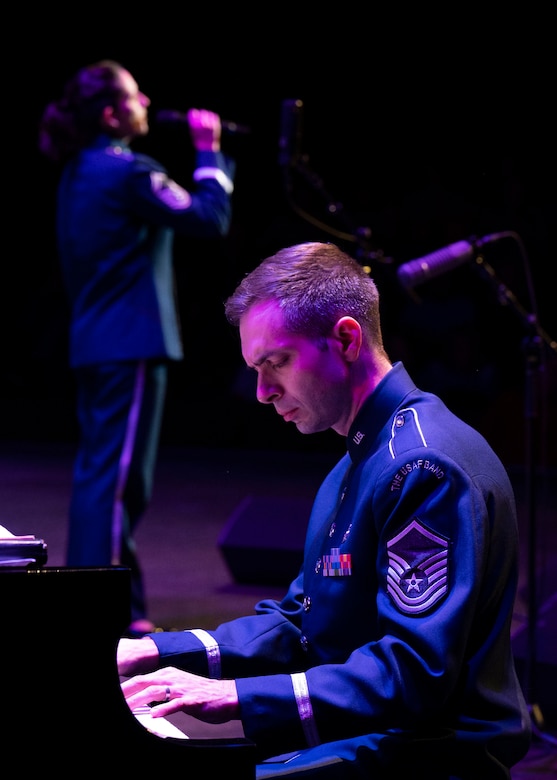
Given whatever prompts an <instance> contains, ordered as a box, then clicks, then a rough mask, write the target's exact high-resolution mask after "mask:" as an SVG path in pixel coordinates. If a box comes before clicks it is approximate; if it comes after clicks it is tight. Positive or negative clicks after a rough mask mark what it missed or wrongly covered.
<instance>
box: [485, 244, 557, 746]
mask: <svg viewBox="0 0 557 780" xmlns="http://www.w3.org/2000/svg"><path fill="white" fill-rule="evenodd" d="M475 262H476V268H477V269H478V270H479V271H480V274H481V276H483V277H484V278H485V279H487V281H488V282H489V283H490V284H491V285H492V286H493V288H494V290H495V292H496V295H497V298H498V300H499V301H500V303H501V304H502V305H508V304H510V305H511V306H512V308H513V309H514V311H515V312H516V313H517V314H518V315H519V317H520V319H521V320H522V322H523V323H524V326H525V330H526V336H525V337H524V340H523V343H522V346H523V352H524V356H525V388H524V416H525V421H526V428H525V495H526V507H527V517H528V573H527V579H528V602H527V604H528V606H527V651H526V665H525V669H526V671H525V680H524V684H523V685H524V690H525V693H526V696H527V701H529V702H530V703H529V710H530V717H531V719H532V721H533V726H534V731H535V733H536V734H537V735H538V736H542V735H541V734H540V731H539V730H540V729H542V728H543V725H544V720H543V714H542V711H541V708H540V706H539V703H538V701H537V693H538V687H537V679H536V661H537V641H536V624H537V618H538V597H537V579H536V572H537V566H536V549H537V516H536V491H535V489H534V483H535V474H536V458H535V446H534V445H535V442H536V435H535V434H536V433H537V432H538V431H539V426H538V425H537V422H538V420H539V409H538V402H539V397H540V396H539V390H540V385H539V381H538V380H539V377H540V372H541V368H542V365H543V361H542V348H543V346H544V344H545V345H546V346H548V347H549V348H550V349H551V350H553V351H554V352H555V353H556V354H557V341H555V340H554V339H551V338H550V337H549V336H548V334H547V333H546V332H545V331H544V330H543V329H542V328H541V327H540V326H539V324H538V323H537V320H536V317H535V315H534V314H532V313H529V312H528V311H527V310H526V309H524V308H523V306H521V304H520V303H519V302H518V300H517V298H516V296H515V295H514V294H513V293H512V292H511V291H510V290H509V288H508V287H507V286H506V285H505V284H504V283H503V282H502V281H501V279H499V278H498V277H497V275H496V274H495V271H494V270H493V268H492V267H491V266H490V265H489V263H487V262H486V261H485V259H484V258H483V257H482V255H477V256H476V258H475Z"/></svg>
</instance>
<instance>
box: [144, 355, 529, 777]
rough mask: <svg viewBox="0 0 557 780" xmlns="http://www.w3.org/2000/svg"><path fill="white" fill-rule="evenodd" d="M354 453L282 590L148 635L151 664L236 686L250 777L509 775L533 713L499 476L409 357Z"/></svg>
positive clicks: (511, 528) (496, 464) (339, 469)
mask: <svg viewBox="0 0 557 780" xmlns="http://www.w3.org/2000/svg"><path fill="white" fill-rule="evenodd" d="M347 449H348V452H347V454H346V455H345V456H344V457H343V458H342V459H341V460H340V461H339V463H338V464H337V465H336V466H335V467H334V468H333V469H332V471H331V472H330V474H329V475H328V476H327V477H326V478H325V480H324V482H323V484H322V486H321V487H320V489H319V491H318V493H317V496H316V499H315V502H314V505H313V509H312V512H311V516H310V518H309V525H308V531H307V537H306V543H305V550H304V563H303V567H302V570H301V572H300V574H299V576H298V577H297V579H295V580H294V581H293V582H292V583H291V585H290V587H289V590H288V592H287V594H286V595H285V597H284V598H283V599H282V601H280V602H277V601H274V600H264V601H261V602H260V603H259V604H258V605H257V606H256V610H255V612H256V614H254V615H252V616H246V617H242V618H239V619H236V620H233V621H230V622H228V623H225V624H222V625H220V626H219V627H218V628H216V629H215V630H213V631H206V630H198V629H197V630H195V629H194V630H189V631H185V632H179V633H172V632H170V633H157V634H150V635H149V636H150V637H151V638H152V639H153V641H154V642H155V643H156V645H157V647H158V649H159V652H160V665H161V666H166V665H172V666H177V667H179V668H183V669H187V670H191V671H193V672H195V673H198V674H202V675H206V676H209V677H224V678H234V679H236V684H237V691H238V696H239V702H240V710H241V720H242V724H243V727H244V732H245V735H246V736H247V737H248V738H250V739H251V740H253V741H254V742H255V743H256V745H257V748H258V751H259V763H258V766H257V778H258V780H263V778H278V777H284V778H289V780H293V779H294V778H313V777H315V778H323V779H324V778H334V780H339V779H341V778H374V779H375V778H387V777H388V778H391V779H392V778H394V777H396V778H398V777H406V778H409V779H411V780H424V779H425V778H428V780H431V779H432V778H434V779H436V780H437V779H439V778H444V780H448V778H449V777H455V778H470V779H473V780H479V778H482V779H483V778H489V779H490V780H497V778H501V779H503V778H505V779H506V780H508V779H509V778H510V767H511V766H512V765H513V764H515V763H516V762H518V761H519V760H520V759H521V758H522V757H523V756H524V755H525V754H526V752H527V750H528V747H529V741H530V720H529V714H528V709H527V706H526V702H525V700H524V697H523V694H522V690H521V686H520V684H519V681H518V679H517V675H516V672H515V666H514V661H513V656H512V652H511V641H510V626H511V619H512V614H513V606H514V600H515V595H516V588H517V582H518V537H517V519H516V509H515V502H514V496H513V491H512V487H511V484H510V482H509V479H508V476H507V473H506V471H505V469H504V467H503V465H502V463H501V462H500V460H499V459H498V458H497V456H496V455H495V454H494V452H493V451H492V449H491V448H490V447H489V445H488V443H487V442H486V441H485V439H484V438H483V437H482V436H481V435H480V434H479V433H478V432H476V431H475V430H473V429H472V428H470V427H469V426H468V425H466V424H465V423H464V422H463V421H461V420H460V419H458V418H457V417H455V415H454V414H452V413H451V412H450V411H449V410H448V409H447V407H446V406H445V405H444V403H443V402H442V401H441V400H440V399H439V398H438V397H436V396H434V395H432V394H429V393H426V392H423V391H421V390H419V389H417V388H416V386H415V384H414V383H413V381H412V380H411V378H410V376H409V375H408V373H407V372H406V369H405V368H404V366H403V365H402V363H395V365H394V366H393V368H392V369H391V371H390V372H389V373H388V374H387V375H386V376H385V377H384V379H383V380H382V382H381V383H380V384H379V385H378V387H377V388H376V390H375V391H374V393H373V394H372V396H371V397H370V398H368V399H367V401H366V402H365V404H364V406H363V407H362V409H361V410H360V412H359V414H358V416H357V417H356V419H355V421H354V423H353V425H352V428H351V430H350V432H349V435H348V437H347ZM261 522H262V523H263V522H265V518H261ZM278 754H285V755H281V756H280V757H277V756H278Z"/></svg>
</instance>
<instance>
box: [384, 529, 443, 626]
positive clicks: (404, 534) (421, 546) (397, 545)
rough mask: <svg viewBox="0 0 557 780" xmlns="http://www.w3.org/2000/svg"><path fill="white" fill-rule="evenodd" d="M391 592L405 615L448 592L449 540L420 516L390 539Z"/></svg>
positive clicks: (419, 610)
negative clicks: (426, 523) (433, 530)
mask: <svg viewBox="0 0 557 780" xmlns="http://www.w3.org/2000/svg"><path fill="white" fill-rule="evenodd" d="M387 553H388V557H389V567H388V570H387V592H388V593H389V594H390V596H391V598H392V600H393V601H394V603H395V605H396V606H397V608H398V609H399V610H400V611H401V612H403V613H404V614H405V615H421V614H423V613H425V612H427V611H428V610H429V609H431V607H433V606H434V605H435V604H437V603H438V602H439V601H440V600H441V599H442V598H443V596H444V595H445V593H446V592H447V587H448V575H449V543H448V541H447V540H446V539H444V538H443V537H441V536H439V535H438V534H434V533H433V532H432V531H429V530H428V529H427V528H426V527H425V526H424V525H423V524H422V523H421V522H420V521H419V520H418V518H416V517H413V518H412V520H411V521H410V523H408V525H407V526H406V528H404V529H403V530H402V531H401V532H400V533H398V534H397V535H396V536H395V537H393V538H392V539H390V540H389V541H388V542H387Z"/></svg>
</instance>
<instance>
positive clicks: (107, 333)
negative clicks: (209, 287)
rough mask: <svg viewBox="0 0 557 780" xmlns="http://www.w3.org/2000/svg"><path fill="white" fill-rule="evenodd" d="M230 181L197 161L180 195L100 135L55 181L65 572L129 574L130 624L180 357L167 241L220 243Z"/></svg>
mask: <svg viewBox="0 0 557 780" xmlns="http://www.w3.org/2000/svg"><path fill="white" fill-rule="evenodd" d="M233 174H234V168H233V164H232V162H231V161H229V160H228V159H226V158H225V157H224V156H223V155H222V154H221V153H213V152H197V153H196V159H195V167H194V172H193V179H194V186H193V188H192V191H191V192H190V191H187V190H185V189H184V188H182V187H181V186H179V185H178V184H177V183H176V182H174V181H173V180H171V179H170V178H169V176H168V174H167V172H166V170H165V169H164V167H163V166H161V165H160V164H159V163H158V162H157V161H155V160H153V159H152V158H150V157H147V156H145V155H141V154H136V153H134V152H132V150H131V149H130V148H129V147H128V146H127V145H126V144H125V143H123V142H122V141H121V140H114V139H111V138H109V137H108V136H105V135H101V136H99V137H98V138H97V140H96V141H95V142H94V143H93V144H92V145H91V146H90V147H88V148H86V149H84V150H82V151H81V152H80V153H79V154H78V155H77V156H76V157H75V158H73V159H72V160H70V161H69V162H68V163H67V164H66V166H65V168H64V170H63V172H62V176H61V179H60V184H59V190H58V203H57V234H58V249H59V256H60V262H61V268H62V273H63V279H64V282H65V286H66V289H67V292H68V297H69V302H70V309H71V312H70V343H69V356H70V364H71V367H72V368H73V370H74V372H75V377H76V393H77V415H78V421H79V426H80V442H79V448H78V452H77V457H76V461H75V467H74V477H73V487H72V498H71V506H70V523H69V539H68V550H67V564H68V566H107V565H110V564H121V565H124V566H129V567H130V568H131V570H132V602H131V613H132V614H131V617H132V620H136V619H139V618H143V617H146V604H145V594H144V587H143V581H142V575H141V570H140V566H139V563H138V559H137V556H136V553H135V548H134V542H133V540H132V533H133V530H134V528H135V526H136V524H137V522H138V521H139V519H140V518H141V516H142V514H143V512H144V510H145V508H146V505H147V503H148V501H149V499H150V496H151V491H152V481H153V470H154V465H155V460H156V452H157V448H158V441H159V434H160V425H161V420H162V414H163V404H164V400H165V392H166V381H167V366H168V361H169V360H180V359H181V358H182V356H183V352H182V341H181V333H180V324H179V316H178V310H177V304H176V290H175V286H174V269H173V254H172V253H173V237H174V235H175V233H182V234H185V235H188V236H191V237H194V238H197V237H200V238H208V239H219V238H221V237H223V236H225V235H226V234H227V232H228V230H229V227H230V223H231V194H232V191H233ZM190 262H192V264H193V263H199V262H203V258H194V259H192V260H190Z"/></svg>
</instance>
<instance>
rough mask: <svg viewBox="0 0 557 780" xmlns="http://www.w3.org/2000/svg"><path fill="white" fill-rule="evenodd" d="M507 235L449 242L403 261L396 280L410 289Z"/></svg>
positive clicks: (466, 260) (450, 269)
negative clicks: (426, 253)
mask: <svg viewBox="0 0 557 780" xmlns="http://www.w3.org/2000/svg"><path fill="white" fill-rule="evenodd" d="M509 235H511V234H510V233H508V232H504V233H492V234H491V235H488V236H484V237H483V238H479V239H470V241H457V242H456V243H454V244H449V245H448V246H446V247H443V248H442V249H438V250H437V251H436V252H431V254H429V255H424V256H423V257H418V258H417V259H416V260H410V261H409V262H407V263H403V264H402V265H401V266H399V268H398V270H397V276H398V280H399V282H400V283H401V285H402V286H403V287H404V288H405V289H406V290H411V289H413V288H414V287H415V286H416V285H418V284H422V283H423V282H426V281H427V280H428V279H433V278H434V277H436V276H440V275H441V274H444V273H445V272H446V271H452V270H453V269H454V268H458V266H460V265H463V264H464V263H468V262H469V261H470V260H472V258H473V257H474V255H475V253H476V250H478V249H480V248H481V247H482V246H484V245H485V244H489V243H491V242H492V241H498V240H499V239H501V238H506V237H507V236H509Z"/></svg>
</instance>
